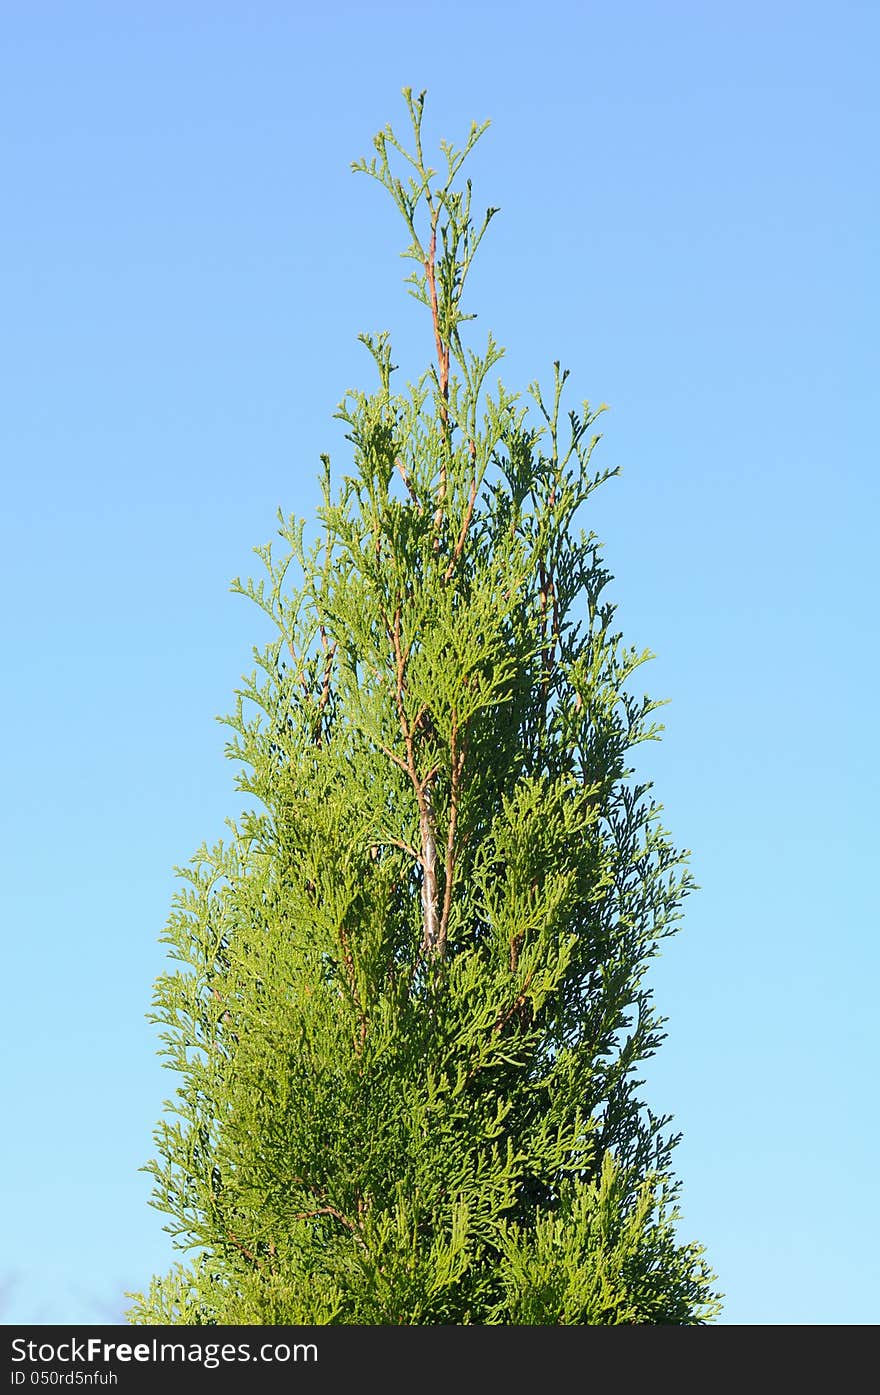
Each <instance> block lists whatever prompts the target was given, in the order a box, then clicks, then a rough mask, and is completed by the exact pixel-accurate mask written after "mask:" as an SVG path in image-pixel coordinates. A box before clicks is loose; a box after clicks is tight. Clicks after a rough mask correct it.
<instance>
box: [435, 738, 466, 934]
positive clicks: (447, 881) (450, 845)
mask: <svg viewBox="0 0 880 1395" xmlns="http://www.w3.org/2000/svg"><path fill="white" fill-rule="evenodd" d="M449 745H450V759H451V774H450V793H449V828H448V829H447V832H446V860H445V863H444V867H443V910H442V912H441V916H440V931H439V937H438V953H439V954H440V955H441V957H442V955H443V954H444V953H445V951H446V935H447V932H448V930H449V915H450V912H451V910H452V883H453V879H454V876H455V832H456V826H457V824H458V798H459V793H460V791H461V772H462V770H463V769H464V760H465V755H466V747H465V744H464V742H462V745H461V749H460V750H458V749H457V745H458V719H457V717H456V715H455V713H453V717H452V730H451V732H450V737H449Z"/></svg>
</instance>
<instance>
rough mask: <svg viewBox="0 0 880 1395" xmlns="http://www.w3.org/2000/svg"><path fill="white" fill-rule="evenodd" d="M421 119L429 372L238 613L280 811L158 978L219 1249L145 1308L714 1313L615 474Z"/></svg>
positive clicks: (415, 158)
mask: <svg viewBox="0 0 880 1395" xmlns="http://www.w3.org/2000/svg"><path fill="white" fill-rule="evenodd" d="M404 95H405V98H406V102H407V107H408V112H409V117H410V119H411V126H412V131H411V135H410V137H409V139H408V141H407V142H401V141H399V140H398V138H397V137H396V136H395V134H394V132H393V131H392V129H391V128H390V127H387V128H386V129H385V130H384V131H382V132H381V133H380V134H379V135H378V136H377V137H376V138H375V142H374V145H375V153H374V154H373V156H372V158H371V159H370V160H369V161H368V162H361V163H358V164H356V165H355V168H356V169H358V170H360V171H363V172H364V173H366V174H368V175H370V176H372V177H373V178H374V179H375V180H377V181H378V182H379V183H380V184H381V185H382V186H383V187H384V188H385V190H387V192H388V194H390V196H391V199H392V201H393V203H394V205H395V206H396V208H397V210H398V212H399V214H400V215H401V216H402V218H403V221H404V223H405V225H406V229H407V234H408V237H409V239H410V241H409V246H408V249H407V251H406V254H405V255H406V256H408V257H410V258H412V260H413V262H414V263H415V269H414V271H413V273H412V276H411V277H410V279H409V285H410V289H411V291H412V293H413V294H414V296H415V297H416V299H417V300H418V301H419V302H420V303H421V304H422V305H424V306H425V310H426V330H427V332H428V341H429V343H430V351H429V354H428V359H429V364H430V366H429V367H428V368H427V369H426V371H425V372H424V373H423V375H422V376H421V377H420V378H418V380H417V381H416V382H415V383H411V384H409V385H407V386H406V387H404V388H402V389H398V388H397V387H396V385H395V384H396V380H395V378H394V365H393V364H392V360H391V347H390V343H389V340H388V337H387V336H386V335H384V334H382V335H379V336H378V337H376V338H370V337H369V336H364V344H365V345H366V348H367V349H368V350H369V353H370V354H371V355H372V359H373V361H374V364H375V372H376V386H375V388H374V390H373V391H372V392H357V391H355V392H350V393H349V394H348V396H347V397H346V398H345V400H344V402H343V404H342V406H341V408H340V413H339V414H340V416H341V418H342V420H343V421H344V422H345V425H346V428H347V437H346V438H347V441H348V442H349V444H350V452H349V456H348V460H349V463H348V473H347V474H345V475H344V476H343V477H342V478H341V480H340V481H339V482H338V483H337V484H334V481H333V478H332V475H331V467H330V462H329V460H328V459H326V458H325V459H324V473H323V506H322V507H321V508H320V510H319V512H318V523H317V525H316V526H315V527H313V528H312V529H310V530H307V529H306V527H305V525H304V523H303V522H302V521H298V520H296V519H289V520H288V519H285V518H284V517H283V516H282V517H281V528H280V533H281V536H282V538H283V540H284V549H283V553H282V555H281V556H276V554H275V553H274V552H273V551H272V549H271V547H266V548H263V549H257V551H258V553H259V555H260V557H261V559H262V562H263V564H264V567H265V575H264V576H263V577H262V579H260V580H258V581H250V582H247V583H244V584H242V583H241V582H236V583H235V584H234V585H235V589H237V590H240V591H242V592H243V593H244V594H245V595H247V596H249V597H250V598H251V599H252V600H253V601H255V602H256V603H257V605H258V606H260V607H261V609H262V610H263V611H265V613H266V615H267V616H268V617H269V618H270V620H271V622H272V626H273V631H272V632H273V636H274V638H273V640H272V642H271V643H270V644H269V645H268V647H267V648H266V649H265V650H264V651H255V653H256V657H257V660H258V668H257V670H256V672H255V673H254V675H253V676H252V677H251V678H250V680H248V681H247V682H246V684H245V685H244V687H243V689H242V691H241V692H240V693H239V695H238V704H237V707H236V710H235V712H234V714H233V715H232V716H231V717H230V718H228V719H227V720H228V722H229V725H230V727H231V728H232V731H233V733H234V739H233V741H232V742H231V745H230V747H229V752H230V754H231V756H232V757H233V758H234V759H235V760H236V761H237V762H240V766H241V768H242V773H241V775H240V777H239V778H240V787H241V789H242V790H244V791H246V792H247V794H248V795H249V796H252V798H253V801H254V809H253V811H252V812H250V813H248V814H246V815H245V816H243V817H242V818H241V820H240V821H239V823H238V824H233V825H230V829H231V837H230V838H229V839H228V840H227V841H226V842H225V843H223V844H220V845H218V846H216V847H213V848H207V847H203V848H202V849H200V851H199V852H198V854H197V855H196V857H195V858H194V859H193V861H192V862H191V863H190V865H189V867H188V868H187V869H186V870H185V871H183V872H182V874H181V875H182V877H183V882H184V889H183V890H182V891H181V892H180V894H179V896H178V897H177V899H176V909H175V910H174V912H173V914H172V916H171V919H170V922H169V925H168V928H167V932H166V937H165V938H166V940H167V943H168V944H169V945H170V952H171V957H172V959H173V960H174V961H177V965H178V966H179V967H178V968H177V969H176V971H174V972H168V973H166V974H165V975H164V976H163V977H161V978H160V979H159V981H158V984H157V989H156V996H155V1003H156V1018H157V1020H158V1022H160V1023H161V1024H162V1026H163V1040H164V1054H165V1056H166V1063H167V1065H168V1066H169V1067H170V1068H171V1069H172V1070H173V1071H175V1072H177V1074H178V1076H179V1085H178V1088H177V1093H176V1098H175V1100H174V1101H173V1104H169V1106H168V1113H167V1114H166V1117H165V1119H164V1121H163V1122H162V1123H161V1124H160V1126H159V1128H158V1131H157V1133H156V1145H157V1150H158V1159H157V1160H156V1161H154V1162H153V1163H152V1164H151V1165H150V1170H151V1171H152V1174H153V1177H154V1179H155V1192H154V1203H155V1204H156V1205H157V1206H158V1207H159V1208H160V1209H161V1210H162V1211H163V1212H165V1213H167V1215H168V1216H169V1217H170V1222H169V1229H170V1230H171V1231H172V1233H173V1234H174V1235H175V1236H176V1237H177V1243H178V1244H179V1245H180V1246H181V1247H183V1248H191V1249H192V1251H193V1253H194V1256H195V1258H194V1259H193V1260H192V1261H191V1263H190V1264H189V1266H188V1267H184V1266H183V1265H178V1266H176V1267H175V1268H174V1270H173V1271H172V1272H171V1273H170V1274H169V1275H167V1276H165V1277H163V1278H157V1279H155V1280H154V1281H153V1283H152V1285H151V1287H150V1289H149V1291H148V1292H147V1293H146V1295H137V1296H136V1303H135V1307H134V1308H133V1310H132V1313H131V1314H130V1316H131V1318H132V1320H133V1321H135V1322H155V1323H168V1322H171V1323H247V1324H251V1323H253V1324H268V1323H283V1324H312V1323H320V1324H323V1323H348V1324H386V1323H403V1324H426V1323H447V1324H449V1323H452V1324H463V1323H481V1324H497V1323H517V1324H534V1323H540V1324H585V1323H590V1324H600V1323H601V1324H610V1323H633V1322H637V1323H700V1322H705V1321H707V1320H708V1319H710V1318H711V1317H712V1316H713V1315H714V1314H715V1312H716V1311H717V1308H718V1303H717V1298H716V1295H715V1293H714V1292H713V1290H712V1287H711V1285H712V1275H711V1274H710V1273H709V1271H708V1269H707V1267H706V1264H705V1261H704V1259H703V1257H702V1251H701V1248H700V1247H699V1246H698V1245H696V1244H692V1243H682V1242H681V1241H680V1240H679V1238H678V1237H677V1226H676V1222H677V1220H678V1216H677V1212H676V1209H675V1206H676V1193H677V1187H678V1183H677V1182H676V1180H675V1178H674V1175H673V1173H672V1171H671V1153H672V1151H673V1148H674V1145H675V1143H676V1141H677V1138H676V1136H674V1135H671V1134H670V1133H669V1132H668V1124H669V1120H668V1118H666V1117H658V1116H657V1115H655V1114H654V1113H652V1112H651V1111H650V1109H649V1108H647V1106H646V1105H645V1103H644V1102H643V1100H642V1099H641V1096H640V1089H641V1086H642V1083H643V1082H642V1081H641V1080H640V1079H639V1075H638V1072H639V1069H640V1067H641V1066H642V1063H643V1062H644V1061H645V1059H646V1058H647V1057H649V1056H650V1055H651V1054H652V1053H653V1052H654V1051H655V1049H656V1047H657V1046H658V1044H659V1042H660V1041H661V1039H662V1035H663V1033H662V1030H661V1028H662V1019H661V1018H659V1017H658V1016H657V1015H656V1012H655V1010H654V1008H653V1006H652V1001H651V994H650V990H649V988H648V987H647V986H646V981H645V974H646V969H647V967H648V965H649V961H650V959H651V957H652V955H653V954H654V953H655V952H656V949H657V946H658V943H659V942H660V941H661V940H662V938H663V937H664V936H666V935H669V934H670V932H671V931H672V930H673V929H674V928H675V925H676V921H677V919H678V917H679V913H680V907H681V902H682V898H683V897H684V896H685V895H686V893H687V891H688V889H689V884H690V883H689V874H688V872H687V870H686V868H685V866H684V860H683V856H682V854H681V853H680V852H678V851H676V850H675V848H674V847H673V846H672V845H671V843H670V841H669V839H668V836H667V834H666V832H665V831H664V829H663V828H662V826H661V823H660V821H659V810H658V806H657V805H656V804H655V803H654V802H652V800H651V797H650V790H649V786H648V785H647V784H645V783H638V782H637V781H636V780H635V779H634V777H633V770H632V768H631V767H630V764H629V762H630V759H631V752H632V750H633V748H634V747H635V746H637V745H638V744H639V743H640V742H642V741H646V740H649V739H652V738H654V737H656V736H657V734H658V731H659V728H658V727H657V725H656V724H655V722H654V720H653V714H654V712H655V709H656V707H657V704H656V702H653V701H651V700H650V699H648V698H644V697H637V696H635V695H633V693H632V691H631V688H630V680H631V679H632V677H633V674H634V673H635V671H636V670H637V669H638V668H639V666H640V665H641V664H642V662H643V661H644V660H645V658H647V657H648V655H647V654H646V653H641V652H637V651H636V650H634V649H632V648H629V647H626V646H625V645H624V644H623V641H622V638H621V636H620V634H618V633H617V632H615V630H614V606H613V605H612V603H611V602H610V601H608V600H607V599H606V598H605V594H606V588H607V583H608V581H609V574H608V572H607V570H606V569H605V567H604V566H603V564H602V561H601V560H600V547H599V543H598V541H597V539H596V536H595V535H594V534H593V533H592V532H585V531H583V529H582V527H581V515H582V512H583V510H584V506H585V505H587V503H588V501H589V500H590V497H591V495H592V493H593V491H594V490H595V489H596V488H597V486H599V485H600V484H601V483H602V482H603V481H604V480H605V479H607V477H608V476H609V474H612V473H614V472H613V471H610V470H600V471H598V472H596V471H595V470H594V468H593V466H592V464H591V460H592V455H593V449H594V446H595V444H596V441H597V439H598V438H597V436H596V435H595V433H594V425H595V420H596V416H597V413H596V412H594V411H591V410H590V408H589V406H588V405H584V406H583V407H582V408H581V409H580V410H578V411H573V410H568V409H567V408H565V407H564V396H565V393H564V385H565V380H566V374H565V373H564V372H562V371H560V369H559V366H558V365H557V366H556V367H555V372H554V376H553V380H552V382H551V383H550V385H549V387H548V388H547V389H546V390H545V389H542V388H540V387H539V386H538V385H537V384H535V385H533V386H532V387H531V389H530V396H529V397H528V398H526V399H521V398H520V397H519V396H517V395H516V394H514V393H512V392H510V391H508V389H507V388H505V387H504V386H503V385H502V384H501V383H498V384H497V385H496V386H492V387H490V386H489V380H490V375H491V374H492V370H493V369H494V368H495V366H496V365H497V363H498V361H499V359H500V358H501V350H500V349H499V348H498V347H497V345H496V344H495V342H494V340H493V339H492V338H491V337H490V338H489V340H488V343H487V344H486V347H485V349H484V350H483V351H482V352H477V351H474V350H473V349H471V348H469V347H466V346H465V343H464V341H463V336H462V329H463V326H464V322H465V321H466V320H467V319H468V318H470V317H469V316H468V315H466V314H465V312H464V308H463V293H464V291H465V287H466V284H467V278H468V274H469V271H470V268H471V264H472V261H473V258H474V254H475V252H476V251H477V248H478V246H479V244H480V242H481V239H482V237H483V234H484V232H485V230H486V227H487V225H488V223H489V222H490V220H491V218H492V216H493V214H494V213H495V212H496V210H495V209H489V210H488V211H487V213H486V214H485V216H484V217H483V218H482V220H477V221H475V220H473V219H472V215H471V186H470V182H469V181H462V180H461V178H460V173H461V168H462V165H463V163H464V161H465V159H466V157H467V156H468V154H469V152H470V151H471V149H472V148H473V146H474V144H475V142H476V141H477V140H478V138H479V137H480V136H481V134H482V130H483V128H478V127H476V126H474V127H472V129H471V131H470V134H469V136H468V139H467V140H466V142H465V143H464V145H463V147H462V148H461V149H455V148H453V147H452V146H451V145H448V144H446V143H443V144H442V145H441V151H442V161H441V163H442V169H441V171H440V172H439V173H438V172H436V171H435V170H434V169H432V168H430V167H429V166H428V164H427V163H426V158H425V155H424V153H423V147H422V113H423V100H424V94H422V96H419V97H414V96H413V94H412V93H411V92H410V91H409V90H406V91H405V93H404Z"/></svg>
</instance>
